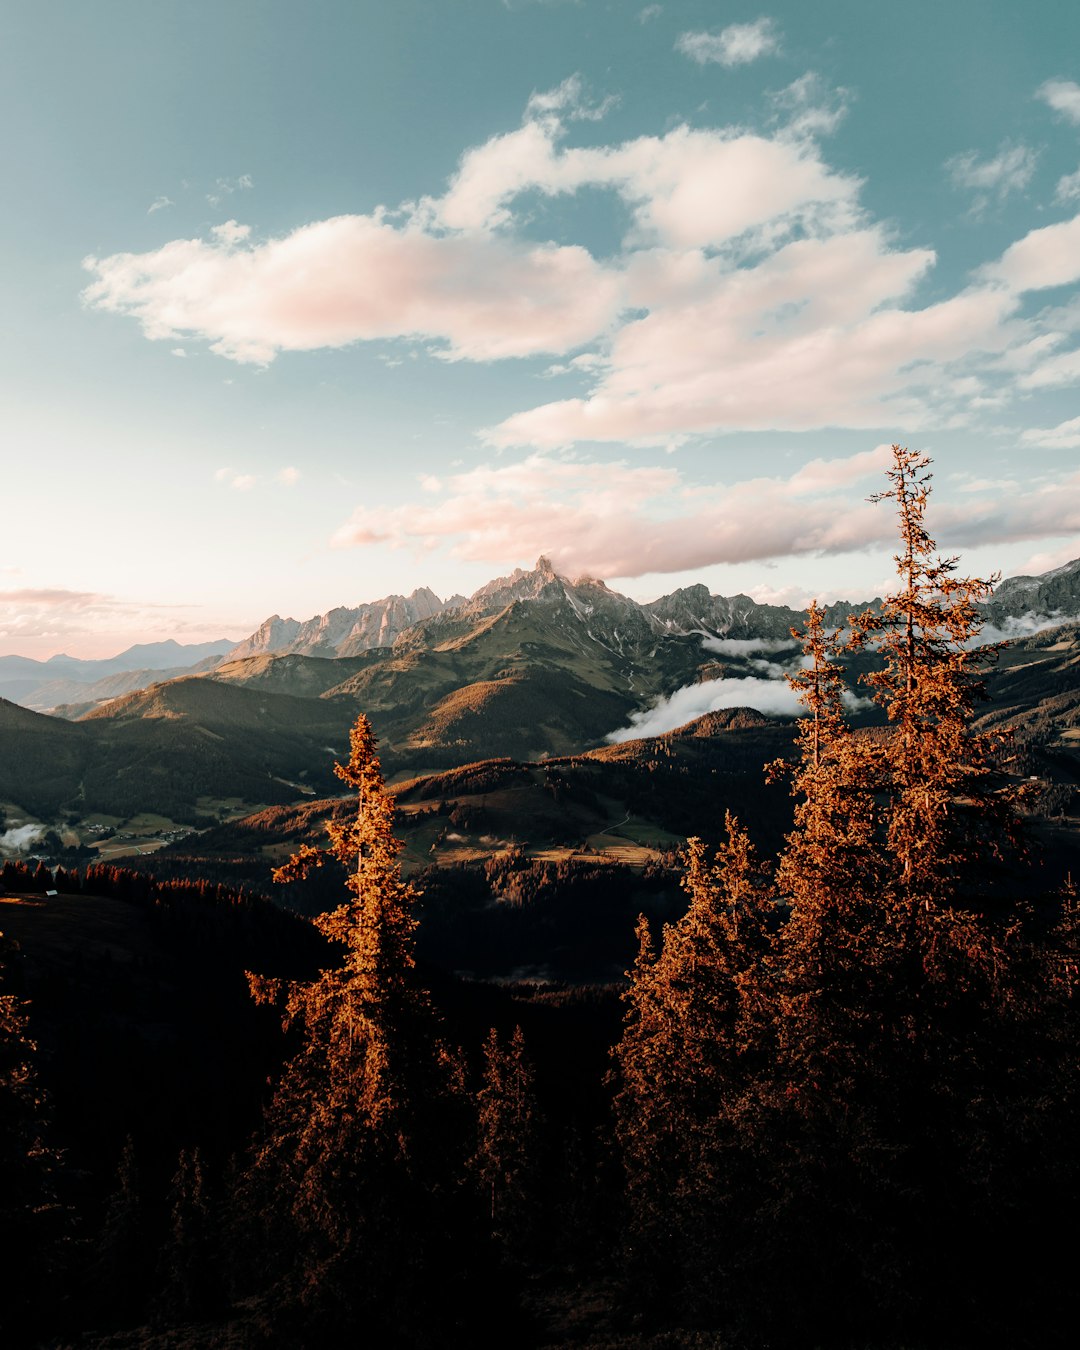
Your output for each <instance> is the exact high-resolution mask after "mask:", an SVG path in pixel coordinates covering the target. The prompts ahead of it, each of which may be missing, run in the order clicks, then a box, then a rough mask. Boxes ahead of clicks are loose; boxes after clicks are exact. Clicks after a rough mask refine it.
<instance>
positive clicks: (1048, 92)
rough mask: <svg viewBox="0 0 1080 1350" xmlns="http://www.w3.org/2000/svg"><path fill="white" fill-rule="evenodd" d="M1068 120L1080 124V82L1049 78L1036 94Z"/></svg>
mask: <svg viewBox="0 0 1080 1350" xmlns="http://www.w3.org/2000/svg"><path fill="white" fill-rule="evenodd" d="M1036 97H1037V98H1041V99H1042V101H1043V102H1044V103H1048V104H1049V105H1050V107H1051V108H1053V110H1054V111H1055V112H1057V113H1060V114H1061V115H1062V117H1064V118H1066V119H1067V120H1068V121H1070V122H1073V123H1075V124H1076V125H1078V126H1080V84H1077V83H1076V82H1075V81H1074V80H1047V81H1046V83H1045V84H1043V85H1040V86H1039V89H1038V91H1037V94H1036Z"/></svg>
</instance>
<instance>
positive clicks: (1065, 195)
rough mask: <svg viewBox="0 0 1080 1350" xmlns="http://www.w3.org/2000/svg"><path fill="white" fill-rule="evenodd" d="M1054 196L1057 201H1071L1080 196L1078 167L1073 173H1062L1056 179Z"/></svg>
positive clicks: (1079, 170)
mask: <svg viewBox="0 0 1080 1350" xmlns="http://www.w3.org/2000/svg"><path fill="white" fill-rule="evenodd" d="M1054 197H1055V199H1056V200H1057V201H1059V202H1071V201H1075V200H1076V198H1077V197H1080V169H1077V170H1076V172H1075V173H1066V174H1062V176H1061V177H1060V178H1059V179H1058V184H1057V190H1056V191H1055V193H1054Z"/></svg>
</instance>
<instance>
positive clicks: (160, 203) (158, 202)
mask: <svg viewBox="0 0 1080 1350" xmlns="http://www.w3.org/2000/svg"><path fill="white" fill-rule="evenodd" d="M175 205H176V203H175V202H174V201H173V199H172V198H171V197H155V198H154V200H153V201H152V202H151V203H150V205H149V206H148V207H147V208H146V214H147V215H148V216H152V215H153V214H154V212H155V211H164V210H165V208H166V207H167V206H175Z"/></svg>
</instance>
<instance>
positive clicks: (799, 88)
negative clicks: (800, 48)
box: [769, 70, 851, 136]
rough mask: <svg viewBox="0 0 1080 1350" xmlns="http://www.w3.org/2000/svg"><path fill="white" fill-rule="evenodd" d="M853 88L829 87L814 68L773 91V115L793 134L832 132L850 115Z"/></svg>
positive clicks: (816, 134)
mask: <svg viewBox="0 0 1080 1350" xmlns="http://www.w3.org/2000/svg"><path fill="white" fill-rule="evenodd" d="M850 96H851V95H850V92H849V90H847V89H844V88H836V89H833V88H830V87H829V86H828V85H827V84H826V83H825V81H824V80H823V79H822V78H821V76H820V75H818V74H817V73H816V72H815V71H813V70H808V71H807V72H806V74H805V75H800V76H799V78H798V79H797V80H793V81H792V82H791V84H789V85H788V86H787V87H786V88H785V89H779V90H777V91H776V92H775V93H773V94H770V95H769V98H770V101H771V103H772V105H773V109H774V115H775V117H776V118H777V120H779V121H781V122H782V124H783V126H784V129H785V131H786V132H787V133H788V134H789V135H794V136H828V135H831V134H832V133H833V132H834V131H835V130H836V128H837V127H838V126H839V125H840V123H841V122H842V121H843V120H844V118H845V117H846V116H847V111H848V100H849V98H850Z"/></svg>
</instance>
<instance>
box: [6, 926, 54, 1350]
mask: <svg viewBox="0 0 1080 1350" xmlns="http://www.w3.org/2000/svg"><path fill="white" fill-rule="evenodd" d="M16 950H17V948H16V945H15V944H14V943H13V942H10V941H9V940H8V939H6V938H5V937H4V935H3V934H2V933H0V1178H2V1183H0V1233H2V1234H3V1239H4V1246H5V1252H6V1254H5V1256H4V1258H3V1260H2V1261H0V1342H2V1343H4V1344H11V1345H22V1344H25V1343H28V1341H27V1340H26V1339H25V1338H27V1337H29V1336H30V1335H31V1334H32V1333H34V1332H36V1333H38V1334H37V1335H34V1336H33V1340H34V1341H35V1342H36V1341H37V1339H38V1335H40V1332H41V1330H42V1325H41V1322H40V1321H39V1320H38V1319H39V1318H40V1317H41V1314H42V1311H43V1309H44V1307H45V1302H46V1298H47V1296H48V1295H47V1291H48V1290H49V1282H50V1279H51V1277H52V1276H53V1275H54V1273H55V1264H56V1258H57V1255H58V1244H59V1240H60V1237H61V1229H62V1224H61V1219H62V1211H61V1209H60V1206H59V1205H58V1203H57V1197H56V1176H57V1171H58V1166H59V1162H60V1155H59V1153H58V1152H57V1150H56V1149H55V1148H53V1147H52V1146H51V1145H50V1144H49V1142H48V1104H49V1103H48V1096H47V1094H46V1093H45V1091H44V1089H43V1088H42V1085H41V1082H40V1080H39V1078H38V1072H37V1065H36V1062H35V1061H36V1057H37V1044H36V1043H35V1041H34V1040H33V1039H32V1037H31V1035H30V1027H29V1018H28V1007H29V1005H28V1004H27V1003H26V1001H25V1000H23V999H21V998H19V997H18V996H17V995H16V994H15V993H12V992H9V991H8V989H7V988H5V984H6V983H7V982H8V979H9V975H8V972H7V970H6V966H7V964H8V962H9V961H10V959H11V958H12V956H13V955H14V953H15V951H16ZM49 1301H50V1302H51V1303H52V1305H53V1307H54V1308H55V1304H56V1298H55V1295H54V1294H53V1295H52V1297H51V1299H50V1300H49Z"/></svg>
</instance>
